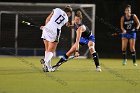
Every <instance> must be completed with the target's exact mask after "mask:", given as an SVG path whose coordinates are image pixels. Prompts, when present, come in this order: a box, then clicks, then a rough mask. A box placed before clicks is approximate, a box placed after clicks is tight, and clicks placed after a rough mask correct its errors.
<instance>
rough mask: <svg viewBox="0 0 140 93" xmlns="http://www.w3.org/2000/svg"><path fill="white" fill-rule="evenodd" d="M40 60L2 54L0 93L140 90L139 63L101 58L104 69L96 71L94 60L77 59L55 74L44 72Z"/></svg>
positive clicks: (120, 92) (136, 92)
mask: <svg viewBox="0 0 140 93" xmlns="http://www.w3.org/2000/svg"><path fill="white" fill-rule="evenodd" d="M39 60H40V58H39V57H2V56H1V57H0V93H140V64H139V65H138V66H137V67H134V66H133V65H132V62H131V60H128V64H127V65H126V66H122V65H121V60H119V59H101V60H100V61H101V66H102V70H103V71H102V72H96V71H95V66H94V64H93V63H92V61H91V60H88V59H74V60H70V61H69V62H68V63H65V64H64V65H63V66H62V67H61V68H60V69H59V71H56V72H52V73H44V72H42V69H41V65H40V63H39ZM57 61H58V59H53V60H52V62H53V64H54V63H56V62H57ZM139 61H140V60H138V63H139Z"/></svg>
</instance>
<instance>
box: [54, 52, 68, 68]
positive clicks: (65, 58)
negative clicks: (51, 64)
mask: <svg viewBox="0 0 140 93" xmlns="http://www.w3.org/2000/svg"><path fill="white" fill-rule="evenodd" d="M67 59H68V56H67V55H66V54H65V55H64V56H63V57H62V58H61V59H60V60H59V61H58V62H57V64H56V65H55V66H60V65H62V64H63V63H64V62H66V61H67Z"/></svg>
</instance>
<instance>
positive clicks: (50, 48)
mask: <svg viewBox="0 0 140 93" xmlns="http://www.w3.org/2000/svg"><path fill="white" fill-rule="evenodd" d="M71 13H72V8H71V7H70V6H66V7H65V8H64V10H62V9H60V8H55V9H53V12H52V13H51V14H50V15H49V16H48V17H47V19H46V22H45V26H41V27H40V29H42V30H43V32H42V37H41V38H43V40H44V45H45V58H44V61H45V63H44V64H43V71H45V72H47V71H49V72H52V71H53V69H52V66H51V59H52V57H53V52H54V51H55V49H56V47H57V44H58V42H59V37H60V33H61V27H62V26H63V25H65V24H66V23H67V22H68V17H70V16H71Z"/></svg>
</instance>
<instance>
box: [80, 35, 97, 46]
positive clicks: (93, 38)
mask: <svg viewBox="0 0 140 93" xmlns="http://www.w3.org/2000/svg"><path fill="white" fill-rule="evenodd" d="M89 41H92V42H94V43H95V37H94V35H90V36H89V37H88V38H84V37H81V38H80V42H79V43H80V45H87V44H88V42H89Z"/></svg>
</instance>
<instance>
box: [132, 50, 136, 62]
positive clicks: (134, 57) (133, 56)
mask: <svg viewBox="0 0 140 93" xmlns="http://www.w3.org/2000/svg"><path fill="white" fill-rule="evenodd" d="M131 54H132V59H133V63H136V52H135V51H134V52H131Z"/></svg>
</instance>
